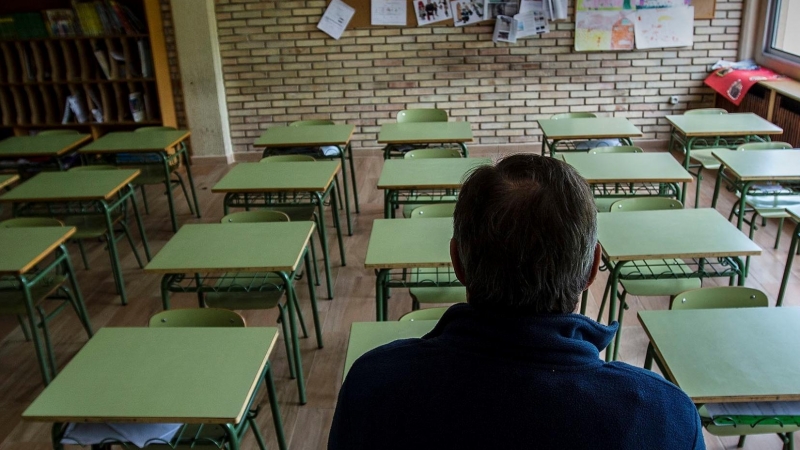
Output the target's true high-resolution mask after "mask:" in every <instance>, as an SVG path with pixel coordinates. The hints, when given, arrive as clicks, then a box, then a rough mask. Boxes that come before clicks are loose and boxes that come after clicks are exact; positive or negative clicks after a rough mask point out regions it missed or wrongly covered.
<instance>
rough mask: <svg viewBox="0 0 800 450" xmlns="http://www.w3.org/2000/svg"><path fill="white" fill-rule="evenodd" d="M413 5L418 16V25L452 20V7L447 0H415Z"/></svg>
mask: <svg viewBox="0 0 800 450" xmlns="http://www.w3.org/2000/svg"><path fill="white" fill-rule="evenodd" d="M411 5H412V6H413V7H414V15H415V16H416V17H417V25H419V26H423V25H430V24H432V23H436V22H442V21H445V20H450V19H452V18H453V16H452V15H451V14H450V7H448V6H447V0H413V1H412V2H411Z"/></svg>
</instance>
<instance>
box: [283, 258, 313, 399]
mask: <svg viewBox="0 0 800 450" xmlns="http://www.w3.org/2000/svg"><path fill="white" fill-rule="evenodd" d="M277 274H278V275H279V276H280V277H281V279H283V283H284V286H286V298H287V299H286V305H287V309H288V310H289V330H290V331H289V333H290V334H291V336H284V339H291V340H292V352H293V353H294V355H293V356H294V365H295V374H296V375H297V392H298V394H299V396H300V404H301V405H305V404H306V402H307V399H306V383H305V379H304V377H303V360H302V355H301V354H300V340H299V339H298V338H297V324H296V323H295V316H296V315H297V314H298V313H299V312H298V311H296V310H295V304H296V302H297V299H296V297H295V292H294V285H293V284H292V281H293V280H291V279H290V278H289V276H288V275H286V273H285V272H277Z"/></svg>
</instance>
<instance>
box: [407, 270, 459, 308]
mask: <svg viewBox="0 0 800 450" xmlns="http://www.w3.org/2000/svg"><path fill="white" fill-rule="evenodd" d="M434 272H435V273H434ZM410 281H411V282H412V283H426V282H427V283H430V284H431V286H430V287H428V286H424V287H413V288H409V289H408V292H409V293H410V294H411V296H412V297H414V299H415V300H416V301H417V302H419V303H463V302H466V301H467V288H465V287H464V286H436V283H443V284H445V283H452V282H454V281H457V279H456V275H455V273H453V271H452V270H451V269H449V268H444V267H439V268H433V267H429V268H423V269H414V270H413V271H412V272H411V277H410Z"/></svg>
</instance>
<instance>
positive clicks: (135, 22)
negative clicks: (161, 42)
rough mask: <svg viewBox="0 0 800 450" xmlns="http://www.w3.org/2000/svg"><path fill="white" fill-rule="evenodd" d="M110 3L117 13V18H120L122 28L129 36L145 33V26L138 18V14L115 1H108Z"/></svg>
mask: <svg viewBox="0 0 800 450" xmlns="http://www.w3.org/2000/svg"><path fill="white" fill-rule="evenodd" d="M108 3H109V4H110V5H111V6H112V8H114V12H116V13H117V17H119V20H120V22H121V23H122V27H123V28H124V29H125V32H126V33H127V34H141V33H144V26H143V25H142V22H141V21H140V20H139V18H138V17H136V14H134V13H133V11H131V10H130V8H128V7H127V6H125V5H123V4H121V3H119V2H118V1H115V0H108Z"/></svg>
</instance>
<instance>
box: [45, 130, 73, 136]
mask: <svg viewBox="0 0 800 450" xmlns="http://www.w3.org/2000/svg"><path fill="white" fill-rule="evenodd" d="M56 134H79V133H78V131H77V130H42V131H40V132H39V133H38V134H37V136H53V135H56Z"/></svg>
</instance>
